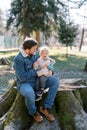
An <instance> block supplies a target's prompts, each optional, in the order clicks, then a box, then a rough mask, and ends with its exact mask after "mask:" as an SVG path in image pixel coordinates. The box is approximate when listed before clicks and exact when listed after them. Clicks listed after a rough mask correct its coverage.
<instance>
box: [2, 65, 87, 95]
mask: <svg viewBox="0 0 87 130" xmlns="http://www.w3.org/2000/svg"><path fill="white" fill-rule="evenodd" d="M55 74H56V75H57V76H58V77H59V78H60V79H62V78H83V79H86V80H87V72H84V71H83V70H56V72H55ZM14 80H15V72H14V70H13V68H12V67H8V66H7V65H4V66H0V95H2V94H3V93H4V92H5V91H6V90H7V89H8V88H9V87H10V86H11V85H12V83H13V82H14Z"/></svg>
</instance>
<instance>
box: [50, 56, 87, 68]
mask: <svg viewBox="0 0 87 130" xmlns="http://www.w3.org/2000/svg"><path fill="white" fill-rule="evenodd" d="M51 57H52V58H54V59H55V61H56V64H55V69H58V70H59V69H60V70H61V69H62V70H84V67H85V64H86V61H87V57H79V56H75V55H69V56H68V58H66V57H65V55H64V54H62V55H55V56H51Z"/></svg>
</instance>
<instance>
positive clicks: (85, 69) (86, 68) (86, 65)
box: [84, 61, 87, 72]
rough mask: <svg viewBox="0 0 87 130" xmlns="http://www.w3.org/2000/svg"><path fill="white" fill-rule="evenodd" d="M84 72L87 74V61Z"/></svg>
mask: <svg viewBox="0 0 87 130" xmlns="http://www.w3.org/2000/svg"><path fill="white" fill-rule="evenodd" d="M84 71H86V72H87V61H86V64H85V68H84Z"/></svg>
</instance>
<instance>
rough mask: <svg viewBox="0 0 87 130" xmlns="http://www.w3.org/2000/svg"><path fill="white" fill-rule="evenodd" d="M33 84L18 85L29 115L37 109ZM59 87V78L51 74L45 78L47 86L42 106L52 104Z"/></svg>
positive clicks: (47, 106)
mask: <svg viewBox="0 0 87 130" xmlns="http://www.w3.org/2000/svg"><path fill="white" fill-rule="evenodd" d="M34 87H35V86H34V85H32V84H29V83H22V84H21V86H20V90H19V92H20V93H21V95H23V96H24V97H25V104H26V107H27V109H28V112H29V114H30V115H33V114H35V112H36V111H37V110H36V109H37V108H36V105H35V92H34ZM58 87H59V79H58V77H56V76H54V75H52V76H50V77H49V78H48V79H47V80H46V86H45V88H49V90H48V93H47V97H46V99H45V101H44V107H45V108H52V105H53V103H54V100H55V97H56V94H57V91H58Z"/></svg>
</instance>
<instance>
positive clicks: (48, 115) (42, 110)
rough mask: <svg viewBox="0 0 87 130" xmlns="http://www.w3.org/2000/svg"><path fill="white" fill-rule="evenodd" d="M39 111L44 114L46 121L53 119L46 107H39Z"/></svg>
mask: <svg viewBox="0 0 87 130" xmlns="http://www.w3.org/2000/svg"><path fill="white" fill-rule="evenodd" d="M40 111H41V112H42V113H43V114H44V115H45V117H46V118H47V120H48V121H51V122H53V121H55V117H54V116H53V114H52V113H50V112H49V110H48V109H45V108H44V107H41V108H40Z"/></svg>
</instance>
